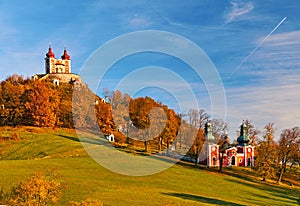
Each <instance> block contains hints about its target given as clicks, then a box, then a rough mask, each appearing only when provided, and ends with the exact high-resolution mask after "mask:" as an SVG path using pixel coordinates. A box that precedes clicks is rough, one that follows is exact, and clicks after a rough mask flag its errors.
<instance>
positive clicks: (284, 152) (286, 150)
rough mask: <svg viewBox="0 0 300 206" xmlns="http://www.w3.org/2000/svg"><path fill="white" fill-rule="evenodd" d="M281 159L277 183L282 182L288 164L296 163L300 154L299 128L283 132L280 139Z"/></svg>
mask: <svg viewBox="0 0 300 206" xmlns="http://www.w3.org/2000/svg"><path fill="white" fill-rule="evenodd" d="M278 146H279V153H278V156H279V159H280V160H281V165H280V171H279V176H278V179H277V183H279V182H281V180H282V177H283V173H284V172H285V171H286V166H287V163H288V162H291V163H292V162H294V161H295V159H294V157H296V156H297V155H298V153H299V147H300V130H299V128H298V127H294V128H292V129H285V130H283V131H282V133H281V135H280V139H279V145H278Z"/></svg>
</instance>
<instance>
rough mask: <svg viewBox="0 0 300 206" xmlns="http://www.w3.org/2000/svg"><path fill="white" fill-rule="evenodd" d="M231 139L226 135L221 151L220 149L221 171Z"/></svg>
mask: <svg viewBox="0 0 300 206" xmlns="http://www.w3.org/2000/svg"><path fill="white" fill-rule="evenodd" d="M229 147H230V146H229V139H228V137H227V136H225V137H224V141H223V143H222V145H221V147H220V151H219V160H220V161H219V162H220V166H219V172H221V171H222V168H223V159H224V154H225V152H226V150H227V149H228V148H229Z"/></svg>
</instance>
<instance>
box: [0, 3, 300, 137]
mask: <svg viewBox="0 0 300 206" xmlns="http://www.w3.org/2000/svg"><path fill="white" fill-rule="evenodd" d="M299 9H300V2H298V1H292V0H287V1H278V0H272V1H271V0H265V1H259V0H253V1H234V0H232V1H216V0H214V1H211V0H202V1H200V0H187V1H181V0H173V1H155V0H154V1H146V0H145V1H143V0H132V1H92V0H88V1H57V0H52V1H37V0H31V1H26V3H25V1H20V0H15V1H0V14H1V15H0V28H1V29H0V80H4V79H5V78H6V77H7V76H9V75H11V74H15V73H17V74H20V75H23V76H24V77H30V76H32V75H34V74H41V73H44V72H45V69H44V58H45V54H46V52H47V50H48V45H49V43H51V47H52V49H53V51H54V53H55V54H56V57H59V56H60V55H62V53H63V49H64V47H65V46H66V47H67V50H68V52H69V54H70V55H71V59H72V72H73V73H79V74H80V72H81V71H82V69H83V65H85V63H86V62H87V61H88V60H89V57H90V56H91V55H92V54H94V53H95V51H96V50H97V49H98V48H101V46H103V45H105V44H106V43H107V42H109V41H111V40H113V39H115V38H117V37H118V36H120V35H126V34H128V33H132V32H139V31H148V30H155V31H165V32H169V33H172V34H176V35H179V36H180V37H182V38H185V39H188V40H189V41H191V42H193V43H195V44H196V45H197V46H198V47H200V48H201V49H202V50H203V51H204V52H205V54H206V55H207V57H208V58H209V59H210V61H211V62H212V63H213V65H214V67H215V69H216V71H217V73H218V77H219V78H220V80H221V86H222V91H221V92H223V93H224V96H225V101H226V102H225V103H226V105H225V107H224V108H225V112H223V110H224V108H219V107H222V106H220V105H221V103H220V102H218V101H216V100H213V103H212V99H213V94H212V93H213V92H212V91H213V89H214V88H213V89H211V90H209V83H208V84H207V83H206V81H209V79H201V78H199V75H198V74H196V73H195V72H194V70H193V69H191V65H188V64H187V63H186V62H184V61H182V59H179V58H176V57H174V56H172V55H168V54H162V53H156V52H151V51H150V52H149V51H148V52H143V53H139V54H132V55H128V56H126V57H124V58H122V59H120V60H119V61H118V62H116V63H115V64H114V65H113V66H112V67H111V68H110V70H109V71H108V72H107V73H106V74H105V77H104V78H103V81H102V82H101V84H100V85H99V88H98V89H97V93H98V94H99V95H100V96H101V95H102V94H101V91H102V89H103V88H109V89H115V88H116V87H115V85H118V83H120V82H121V80H122V79H124V77H128V76H130V75H129V74H132V72H134V70H135V69H140V68H145V67H146V68H147V67H149V66H157V67H160V68H168V69H170V70H171V71H173V72H174V73H175V74H176V75H177V76H178V78H177V76H176V75H175V74H174V73H172V75H173V76H176V78H177V79H172V78H170V79H169V78H165V79H156V80H157V81H158V80H160V81H161V82H163V83H164V84H159V85H158V86H157V87H155V85H154V86H153V87H151V88H144V89H140V91H138V92H136V93H135V95H134V96H139V95H149V96H152V97H153V98H155V99H156V100H159V101H162V102H163V103H165V104H169V105H170V106H171V107H174V108H175V109H176V111H177V112H178V113H187V111H188V107H189V106H190V105H191V104H190V102H189V101H188V100H186V101H183V102H182V105H181V106H180V105H179V104H178V103H176V99H177V96H176V95H178V99H180V97H179V96H180V94H183V93H187V92H186V91H185V90H184V89H178V88H179V87H180V88H182V87H181V86H182V85H181V80H179V79H180V78H181V79H183V80H184V82H187V83H188V84H189V87H190V88H191V90H192V93H194V96H195V97H196V98H197V101H199V107H200V108H204V109H206V111H207V112H208V113H210V114H211V115H212V117H214V118H222V119H225V121H226V122H228V123H229V127H230V132H229V135H230V137H231V138H232V139H234V138H236V130H238V128H239V125H240V124H241V123H242V121H243V120H245V119H250V120H252V121H253V123H254V124H255V125H256V126H257V127H258V129H260V130H262V129H263V127H264V125H265V124H266V123H269V122H274V123H275V127H276V128H277V131H276V135H277V137H278V136H279V135H280V133H281V131H282V129H285V128H291V127H294V126H299V123H300V122H299V119H300V107H299V106H300V98H299V96H300V94H299V91H300V81H299V79H300V73H299V71H300V68H299V65H300V55H299V54H300V12H299ZM137 40H144V39H143V38H141V39H137ZM145 41H146V40H145ZM147 42H148V44H149V45H150V44H151V39H150V40H149V39H147ZM179 43H180V42H179ZM179 43H178V42H176V41H174V45H177V44H179ZM181 43H182V42H181ZM149 45H148V46H149ZM122 46H123V48H124V49H125V48H127V47H129V48H130V47H131V46H132V45H130V44H127V45H126V44H125V45H123V44H122ZM182 48H183V50H182V53H185V52H188V50H184V45H182ZM189 55H192V54H189V53H186V55H185V57H188V56H189ZM99 61H100V64H101V60H99ZM199 62H200V63H201V59H199ZM148 69H149V68H148ZM206 69H207V68H202V70H201V71H202V72H204V73H203V74H204V75H205V72H206V71H208V72H209V69H207V70H206ZM154 70H155V69H154ZM155 71H156V70H155ZM159 73H160V72H158V73H155V75H153V76H154V77H153V78H154V79H155V78H156V77H158V76H161V77H162V76H163V75H159ZM134 74H136V75H140V74H139V73H133V75H131V76H133V77H136V79H140V78H139V77H138V78H137V76H134ZM162 74H163V73H162ZM149 76H150V77H151V76H152V75H148V76H147V78H149ZM128 78H129V77H128ZM131 78H132V77H131ZM206 78H209V77H206ZM131 80H133V79H131ZM147 80H148V79H147ZM131 83H132V85H133V84H137V83H136V81H134V80H133V81H131ZM132 85H127V86H128V87H130V86H132ZM165 88H170V90H168V91H166V89H165ZM175 88H177V89H175ZM118 89H120V90H122V89H124V91H125V90H126V88H122V87H121V86H120V87H118ZM175 90H176V92H178V93H176V95H174V94H173V92H175ZM216 94H219V93H216ZM178 99H177V100H178ZM219 103H220V105H219Z"/></svg>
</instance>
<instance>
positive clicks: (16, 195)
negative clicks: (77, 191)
mask: <svg viewBox="0 0 300 206" xmlns="http://www.w3.org/2000/svg"><path fill="white" fill-rule="evenodd" d="M54 178H55V176H45V175H44V174H43V173H41V172H37V173H35V174H34V175H33V176H32V177H31V178H29V179H28V180H27V181H25V182H21V183H20V184H19V185H18V186H17V187H14V188H12V190H11V191H10V192H9V193H7V194H5V195H3V192H2V197H5V198H6V200H3V199H2V200H1V201H2V202H4V203H5V204H8V205H21V206H22V205H24V206H25V205H38V206H42V205H49V204H56V203H57V202H58V201H59V200H60V197H61V190H62V185H61V183H59V182H57V181H56V180H55V179H54ZM0 196H1V195H0Z"/></svg>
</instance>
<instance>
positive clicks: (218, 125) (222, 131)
mask: <svg viewBox="0 0 300 206" xmlns="http://www.w3.org/2000/svg"><path fill="white" fill-rule="evenodd" d="M210 123H211V130H212V134H213V136H214V137H215V142H216V143H218V144H222V137H224V136H226V135H227V132H228V124H227V123H226V122H224V121H223V120H221V119H212V120H211V121H210Z"/></svg>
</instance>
